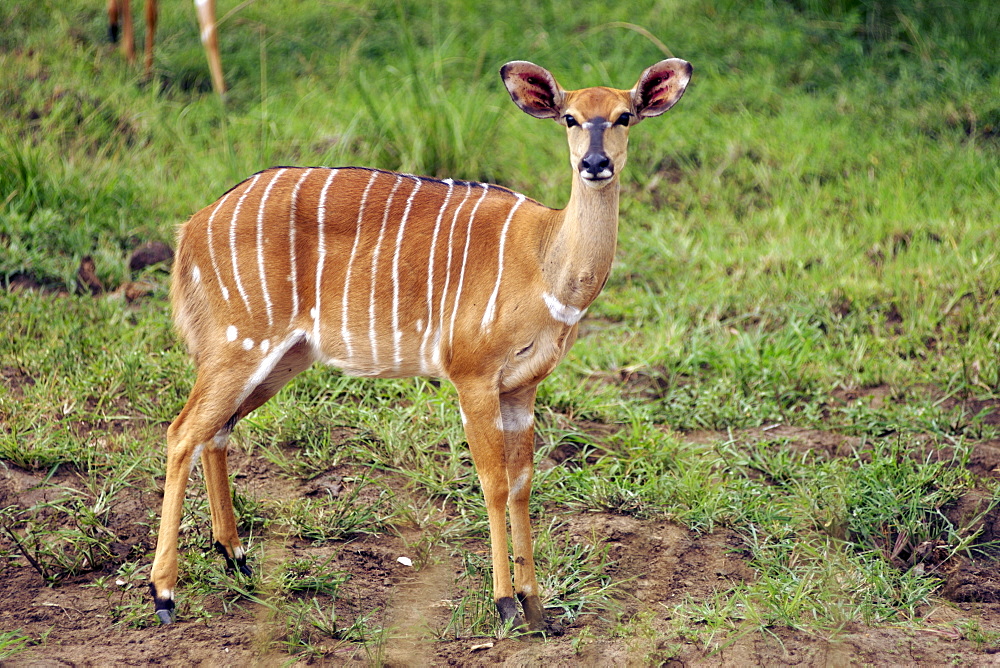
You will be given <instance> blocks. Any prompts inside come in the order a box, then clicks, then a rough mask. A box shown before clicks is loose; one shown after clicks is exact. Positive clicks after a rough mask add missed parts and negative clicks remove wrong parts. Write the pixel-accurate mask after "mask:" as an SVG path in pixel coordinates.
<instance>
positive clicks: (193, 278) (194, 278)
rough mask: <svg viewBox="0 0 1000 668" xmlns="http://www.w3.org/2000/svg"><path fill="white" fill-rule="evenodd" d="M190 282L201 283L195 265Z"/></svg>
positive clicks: (199, 271) (199, 270) (199, 273)
mask: <svg viewBox="0 0 1000 668" xmlns="http://www.w3.org/2000/svg"><path fill="white" fill-rule="evenodd" d="M191 281H192V282H194V283H201V269H199V268H198V265H195V266H194V269H192V270H191Z"/></svg>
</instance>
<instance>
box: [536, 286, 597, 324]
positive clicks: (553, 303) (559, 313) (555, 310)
mask: <svg viewBox="0 0 1000 668" xmlns="http://www.w3.org/2000/svg"><path fill="white" fill-rule="evenodd" d="M542 299H543V300H545V305H546V306H548V307H549V313H550V314H552V317H553V318H555V319H556V320H558V321H559V322H561V323H563V324H565V325H570V326H572V325H575V324H576V323H578V322H580V318H582V317H583V315H584V314H585V313H586V312H587V309H582V310H581V309H578V308H576V307H575V306H569V305H567V304H563V303H562V302H561V301H559V300H558V299H556V298H555V296H553V295H551V294H549V293H548V292H543V293H542Z"/></svg>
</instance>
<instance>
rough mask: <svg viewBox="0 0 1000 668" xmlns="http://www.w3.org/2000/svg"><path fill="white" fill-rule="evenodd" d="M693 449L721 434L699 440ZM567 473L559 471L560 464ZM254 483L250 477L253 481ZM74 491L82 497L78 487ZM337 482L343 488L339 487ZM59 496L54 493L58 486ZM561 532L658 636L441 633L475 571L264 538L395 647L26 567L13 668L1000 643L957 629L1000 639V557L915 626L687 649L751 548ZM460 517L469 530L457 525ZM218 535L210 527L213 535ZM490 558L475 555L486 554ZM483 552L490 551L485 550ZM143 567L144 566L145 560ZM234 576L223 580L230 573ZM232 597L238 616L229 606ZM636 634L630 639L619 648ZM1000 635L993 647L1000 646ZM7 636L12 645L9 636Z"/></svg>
mask: <svg viewBox="0 0 1000 668" xmlns="http://www.w3.org/2000/svg"><path fill="white" fill-rule="evenodd" d="M687 436H688V438H691V439H693V440H700V439H713V438H719V437H720V435H718V434H712V433H692V434H688V435H687ZM743 437H744V438H746V439H748V440H749V439H757V438H769V439H771V438H776V437H780V438H784V439H788V442H789V443H790V444H792V446H793V447H796V448H813V449H820V450H823V451H824V452H826V453H829V454H831V455H834V456H836V455H837V454H843V453H844V452H846V450H847V449H849V448H850V446H851V445H852V444H851V443H850V442H849V441H850V439H849V437H843V436H837V435H832V434H829V433H825V432H817V431H811V430H805V429H797V428H792V427H777V428H775V429H771V430H768V431H766V432H765V431H763V430H750V431H747V432H745V433H744V434H743ZM233 464H234V467H235V468H240V469H241V470H242V471H243V472H244V475H242V476H238V478H241V479H238V481H237V484H239V485H243V486H245V487H249V488H250V489H248V490H247V492H246V493H247V494H248V495H250V496H254V495H257V496H267V495H275V494H276V495H282V496H283V497H284V498H290V497H295V496H297V495H308V494H314V493H315V491H316V490H315V489H314V487H315V485H312V486H310V485H308V484H303V485H300V486H295V485H290V484H289V481H288V479H287V478H283V477H280V476H279V475H278V474H277V472H276V471H273V470H270V469H269V466H268V464H267V463H265V462H262V461H260V460H250V458H248V457H246V456H245V455H243V454H242V453H239V452H234V453H233ZM549 465H555V462H549ZM970 468H972V469H973V473H974V474H975V475H978V476H984V477H985V476H997V475H998V471H1000V443H997V442H984V443H981V444H979V445H978V446H977V447H976V450H975V453H974V455H973V457H972V461H971V462H970ZM248 472H251V473H252V475H246V473H248ZM46 475H47V473H29V472H26V471H22V470H20V469H18V468H16V467H13V466H11V465H5V464H3V463H0V508H2V507H7V506H11V505H19V506H21V507H29V506H31V505H32V504H36V503H38V502H39V501H43V500H45V494H47V492H45V491H43V490H44V489H45V488H42V487H40V483H42V482H43V479H44V478H45V476H46ZM56 475H57V476H64V478H63V479H62V480H61V482H62V483H64V484H66V485H72V484H73V479H74V476H73V475H72V474H71V473H69V472H67V473H57V474H56ZM331 479H336V478H335V476H334V477H333V478H331ZM49 489H50V488H49ZM156 497H157V495H156V494H155V493H154V492H140V491H138V490H128V491H127V492H123V493H122V495H121V497H120V498H119V500H118V501H117V505H116V507H115V511H114V515H115V524H116V527H115V530H116V532H117V534H118V535H119V536H123V537H125V538H127V540H126V541H123V542H122V543H121V544H116V545H113V546H111V550H112V552H113V553H114V554H116V555H120V556H122V557H126V558H127V557H128V555H130V554H131V555H141V554H144V553H146V552H147V551H148V550H150V549H151V548H152V547H153V546H152V537H151V536H150V535H149V533H150V532H149V528H148V523H149V521H150V517H149V511H148V510H147V509H148V508H149V507H156V506H158V503H159V499H158V498H156ZM973 497H974V495H972V496H970V497H969V498H968V499H963V500H962V502H961V503H959V504H958V505H957V506H956V508H955V509H954V512H955V513H957V514H962V513H970V512H974V511H975V510H976V509H977V508H979V507H980V506H981V504H982V503H984V499H982V498H973ZM564 520H565V524H564V526H563V528H562V529H561V531H563V532H565V533H566V534H567V536H568V537H569V539H570V540H580V541H590V540H593V537H594V536H600V537H601V538H602V539H603V540H604V541H606V542H607V545H608V549H609V556H610V558H611V560H613V562H614V566H613V571H612V573H611V576H612V577H613V578H614V580H615V581H616V582H618V583H620V584H619V590H620V592H621V596H620V606H621V608H620V610H618V611H617V615H618V616H617V619H619V620H620V619H626V620H629V619H632V620H634V619H642V620H643V622H642V623H643V624H644V625H645V627H644V628H645V632H644V633H641V634H635V633H631V634H616V632H615V626H614V625H615V624H616V621H615V619H614V617H615V616H614V615H610V614H584V615H581V616H580V617H579V618H577V619H576V620H575V621H574V622H573V623H571V624H568V625H567V627H566V629H565V633H564V634H563V635H561V636H558V637H549V638H545V639H540V638H506V639H501V640H496V639H491V638H484V637H460V638H455V637H454V635H453V634H452V635H448V634H447V633H442V632H441V630H442V629H444V628H445V626H446V624H447V619H448V617H449V614H450V611H449V609H448V607H447V601H449V600H455V599H458V598H460V597H461V595H462V592H461V591H459V588H460V587H468V586H469V583H468V582H467V581H466V582H464V583H462V582H461V578H460V577H459V574H460V572H461V568H462V564H460V563H457V561H456V560H455V559H454V558H452V557H449V555H447V554H436V555H434V558H432V559H430V560H428V562H427V564H426V565H424V566H423V567H421V568H419V569H418V568H414V567H409V566H406V565H404V564H401V563H399V562H398V561H397V558H398V557H399V556H402V555H405V554H407V550H408V547H407V544H408V543H407V536H405V534H404V535H402V536H397V535H393V534H392V533H383V534H381V535H378V536H366V537H362V538H358V539H355V540H351V541H348V542H343V543H341V544H338V545H337V546H336V547H335V548H333V549H331V548H329V547H325V548H317V547H315V546H314V545H313V544H311V543H309V542H307V541H299V540H294V539H283V540H281V541H279V540H278V539H274V540H270V541H269V540H267V539H266V538H263V539H261V540H260V542H258V543H257V546H256V549H258V550H263V553H262V554H263V557H262V558H259V559H258V562H257V563H258V567H259V568H269V567H271V565H272V564H274V563H279V562H281V561H287V560H288V559H289V558H293V557H300V556H310V555H311V556H315V555H316V554H317V550H322V549H325V550H327V551H328V552H329V553H330V554H331V555H332V556H333V557H334V562H333V563H334V564H335V567H336V568H337V569H339V570H344V571H346V572H348V573H350V576H351V577H350V580H349V582H348V583H347V584H346V585H345V587H346V589H345V590H344V592H343V597H344V600H345V601H347V603H346V604H345V606H346V609H344V610H343V613H345V615H346V617H347V618H350V617H351V615H356V614H371V615H373V616H374V617H373V625H374V626H377V627H382V628H386V629H388V631H387V633H386V635H385V637H384V640H383V642H382V643H377V644H371V643H369V644H368V645H363V644H359V643H351V642H345V643H340V644H337V643H336V641H330V642H331V645H329V646H327V647H321V648H320V650H322V655H321V656H319V657H313V658H311V659H305V658H298V657H294V656H290V655H289V654H288V653H286V652H285V651H282V649H281V648H280V647H276V646H275V643H274V642H273V641H274V640H275V639H278V638H280V637H282V635H283V634H285V633H287V620H283V619H275V618H274V615H273V614H271V613H269V611H268V610H267V609H265V608H264V607H262V606H260V605H258V604H255V603H252V602H250V601H246V600H243V601H240V600H239V599H238V597H236V598H235V599H233V598H232V597H230V599H229V603H227V602H226V600H225V599H224V597H220V598H219V600H218V601H217V603H216V604H214V605H215V607H214V608H213V604H211V603H209V604H208V607H209V608H212V609H209V610H208V611H207V612H210V613H214V612H219V611H221V610H222V609H223V608H224V607H228V608H229V609H228V613H227V614H225V615H209V614H205V615H195V616H194V617H193V618H186V619H180V620H179V621H177V622H176V623H175V624H173V625H171V626H168V627H159V626H152V625H151V626H149V627H148V628H129V627H127V626H125V625H116V624H115V623H114V620H113V618H112V617H113V615H114V611H113V606H114V605H116V604H121V603H122V602H123V601H126V600H130V597H131V599H135V600H139V599H140V597H141V599H142V600H143V601H145V594H144V593H143V592H140V591H139V590H138V589H136V590H133V591H131V592H123V593H122V594H121V596H120V597H119V596H116V595H114V588H113V587H112V588H111V592H112V595H110V596H109V594H108V593H107V592H108V589H107V588H105V589H102V588H100V587H95V586H92V585H94V584H95V582H97V581H98V579H99V578H102V577H103V578H108V577H111V578H112V579H114V575H113V569H107V570H105V571H102V570H99V571H95V572H91V573H87V574H85V575H80V576H78V577H76V578H74V579H70V580H68V581H63V582H61V583H60V584H59V585H58V586H55V587H50V586H46V585H45V584H44V582H43V581H42V579H41V578H40V576H39V574H38V573H37V572H36V571H35V570H34V569H33V568H31V567H30V566H29V565H28V564H27V563H26V562H25V561H24V560H23V559H9V560H8V563H7V564H0V568H2V571H0V573H2V577H0V633H2V632H4V631H13V630H17V631H20V632H21V633H23V634H27V635H29V636H31V637H33V638H43V639H44V640H43V642H40V643H38V644H37V645H35V646H33V647H31V648H29V649H28V650H27V651H23V652H19V653H17V654H15V655H13V656H12V657H11V658H9V659H8V660H6V661H5V662H0V663H2V664H3V665H4V666H12V667H24V666H107V665H119V666H127V665H149V664H160V665H178V666H180V665H184V666H198V665H201V666H245V665H262V666H271V665H274V666H278V665H299V664H301V665H370V664H373V663H374V664H377V663H384V664H387V665H394V666H404V665H405V666H410V665H434V666H437V665H459V666H486V665H496V664H502V665H506V666H538V665H546V666H579V665H594V666H644V665H669V666H750V665H762V666H773V665H800V666H843V665H915V664H920V665H944V664H956V663H959V664H962V665H993V664H1000V654H994V653H993V652H996V651H997V649H998V646H997V644H996V643H995V642H994V643H984V642H982V637H980V638H979V641H980V642H978V643H977V642H976V640H977V638H975V637H965V636H964V635H963V633H962V632H960V631H958V630H956V629H958V628H960V627H962V624H968V623H974V624H975V625H977V628H978V629H979V630H980V631H982V632H983V633H985V634H1000V567H998V565H997V563H996V562H994V561H983V562H977V563H974V562H969V561H963V562H960V563H959V564H957V565H956V566H955V567H954V568H952V569H951V572H950V574H949V575H948V578H947V581H946V582H945V584H944V585H943V587H942V588H941V590H940V592H939V599H938V600H937V602H936V603H935V605H934V606H933V608H932V609H930V610H925V611H923V612H922V614H923V619H922V621H921V623H920V624H919V625H918V626H917V627H905V628H904V627H901V626H882V627H867V626H863V625H860V624H854V625H851V626H849V627H848V628H846V629H842V630H841V631H840V632H839V633H837V634H835V635H833V636H832V637H820V636H816V635H809V634H806V633H801V632H796V631H792V630H789V629H786V628H777V627H776V628H772V629H769V633H766V634H762V633H754V634H748V635H746V636H744V637H741V638H737V639H735V640H734V641H732V642H730V643H729V644H727V645H725V646H724V647H723V648H721V649H718V648H716V649H715V650H714V651H709V650H708V649H706V647H705V646H704V645H697V644H693V643H687V642H685V640H684V639H683V638H678V637H677V636H676V635H675V631H674V630H673V627H672V626H671V620H670V615H671V610H672V609H673V607H674V605H675V604H676V603H677V602H679V601H682V600H684V599H686V598H688V597H691V598H694V599H695V600H697V599H703V598H705V597H708V596H711V595H712V593H713V592H715V591H724V590H726V589H727V588H729V587H731V586H732V585H733V584H734V583H738V582H741V581H745V580H750V579H752V578H753V577H754V573H753V571H752V569H750V568H749V567H748V566H747V564H746V562H745V556H744V552H743V548H742V542H741V540H740V539H739V537H738V536H736V535H735V534H733V533H731V532H729V531H727V530H717V531H715V532H713V533H711V534H705V535H701V534H696V533H692V532H690V531H688V530H687V529H685V528H683V527H681V526H679V525H677V524H674V523H671V522H667V521H642V520H637V519H635V518H632V517H626V516H618V515H611V514H603V513H581V514H578V515H568V516H565V517H564ZM456 521H457V520H456ZM206 530H207V528H206ZM997 536H1000V518H997V517H994V516H990V517H987V518H985V519H984V537H986V538H987V539H991V538H993V537H997ZM12 547H13V546H12V543H11V540H10V538H9V537H8V536H6V535H2V534H0V554H2V551H3V550H11V548H12ZM474 549H478V548H474ZM481 551H482V553H483V554H484V555H485V551H486V546H485V545H483V546H482V548H481ZM133 558H135V556H133ZM220 572H221V569H220ZM233 600H235V601H236V603H235V605H233V604H232V601H233ZM619 635H625V636H626V637H619ZM994 637H996V636H994ZM0 638H2V636H0Z"/></svg>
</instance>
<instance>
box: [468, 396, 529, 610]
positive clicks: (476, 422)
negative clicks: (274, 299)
mask: <svg viewBox="0 0 1000 668" xmlns="http://www.w3.org/2000/svg"><path fill="white" fill-rule="evenodd" d="M455 387H456V388H457V389H458V398H459V403H460V405H461V409H462V424H463V426H464V427H465V437H466V439H467V440H468V441H469V450H470V451H471V452H472V461H473V462H474V463H475V465H476V473H477V474H478V475H479V483H480V485H481V486H482V488H483V496H484V497H485V499H486V514H487V516H488V518H489V523H490V547H491V553H492V558H493V600H494V601H495V602H496V606H497V611H498V612H499V613H500V621H501V622H503V623H507V622H511V623H516V622H515V618H516V617H517V604H516V603H515V602H514V589H513V587H512V586H511V581H510V558H509V553H508V551H507V495H508V491H509V488H508V483H507V458H506V454H505V452H504V449H505V448H504V434H503V420H502V418H501V415H500V395H499V392H498V391H497V389H496V388H495V387H492V386H484V385H483V384H480V383H470V384H464V383H460V382H456V383H455Z"/></svg>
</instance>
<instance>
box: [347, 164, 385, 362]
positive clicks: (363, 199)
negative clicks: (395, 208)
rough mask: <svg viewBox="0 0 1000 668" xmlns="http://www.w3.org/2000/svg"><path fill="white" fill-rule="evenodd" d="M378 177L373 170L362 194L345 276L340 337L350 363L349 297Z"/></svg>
mask: <svg viewBox="0 0 1000 668" xmlns="http://www.w3.org/2000/svg"><path fill="white" fill-rule="evenodd" d="M378 175H379V173H378V172H377V171H375V170H372V175H371V178H370V179H368V185H367V186H365V191H364V192H363V193H362V194H361V204H360V205H358V223H357V227H356V229H355V231H354V245H353V246H351V257H350V259H349V260H348V261H347V272H346V274H345V275H344V294H343V297H342V299H343V302H342V304H341V312H340V336H341V338H343V339H344V346H345V348H346V352H347V361H348V362H350V361H351V358H352V357H353V355H354V350H353V346H351V331H350V330H349V329H348V328H347V296H348V295H349V294H350V293H351V270H352V269H353V268H354V258H355V257H356V256H357V254H358V244H359V242H360V241H361V220H362V218H363V217H364V215H365V203H366V202H367V201H368V193H369V191H371V189H372V185H374V184H375V178H376V177H377V176H378Z"/></svg>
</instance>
